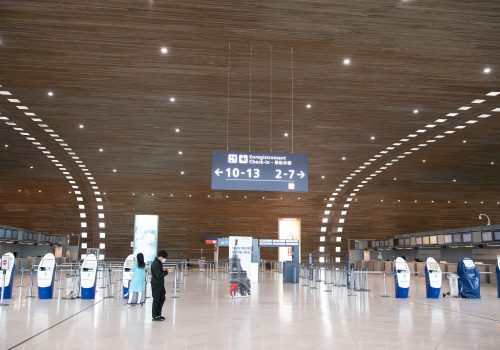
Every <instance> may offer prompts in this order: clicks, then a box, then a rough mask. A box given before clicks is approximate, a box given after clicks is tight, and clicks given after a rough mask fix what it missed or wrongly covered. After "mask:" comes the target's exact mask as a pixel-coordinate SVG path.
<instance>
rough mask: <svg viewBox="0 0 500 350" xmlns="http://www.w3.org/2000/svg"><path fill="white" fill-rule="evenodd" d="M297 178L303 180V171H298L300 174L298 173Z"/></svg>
mask: <svg viewBox="0 0 500 350" xmlns="http://www.w3.org/2000/svg"><path fill="white" fill-rule="evenodd" d="M297 176H298V177H300V178H301V179H303V178H304V176H306V174H304V172H303V171H300V173H298V174H297Z"/></svg>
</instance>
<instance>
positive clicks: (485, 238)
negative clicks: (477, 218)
mask: <svg viewBox="0 0 500 350" xmlns="http://www.w3.org/2000/svg"><path fill="white" fill-rule="evenodd" d="M481 236H482V238H483V241H486V242H488V241H492V240H493V234H492V233H491V232H481Z"/></svg>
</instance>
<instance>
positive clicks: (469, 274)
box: [457, 258, 481, 299]
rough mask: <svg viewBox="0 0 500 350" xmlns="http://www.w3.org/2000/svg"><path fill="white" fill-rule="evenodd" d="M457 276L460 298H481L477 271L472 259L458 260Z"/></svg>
mask: <svg viewBox="0 0 500 350" xmlns="http://www.w3.org/2000/svg"><path fill="white" fill-rule="evenodd" d="M457 275H458V292H459V294H460V297H461V298H467V299H479V298H481V289H480V275H479V269H478V268H477V266H476V264H474V261H473V260H472V259H469V258H464V259H460V261H459V262H458V265H457Z"/></svg>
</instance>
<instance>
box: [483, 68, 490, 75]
mask: <svg viewBox="0 0 500 350" xmlns="http://www.w3.org/2000/svg"><path fill="white" fill-rule="evenodd" d="M483 73H484V74H490V73H491V68H490V67H486V68H484V69H483Z"/></svg>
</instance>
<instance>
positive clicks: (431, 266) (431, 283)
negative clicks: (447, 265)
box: [425, 258, 443, 299]
mask: <svg viewBox="0 0 500 350" xmlns="http://www.w3.org/2000/svg"><path fill="white" fill-rule="evenodd" d="M442 282H443V275H442V274H441V268H440V267H439V264H438V263H437V261H436V260H435V259H434V258H427V261H426V262H425V291H426V295H427V298H432V299H439V294H440V293H441V284H442Z"/></svg>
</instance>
